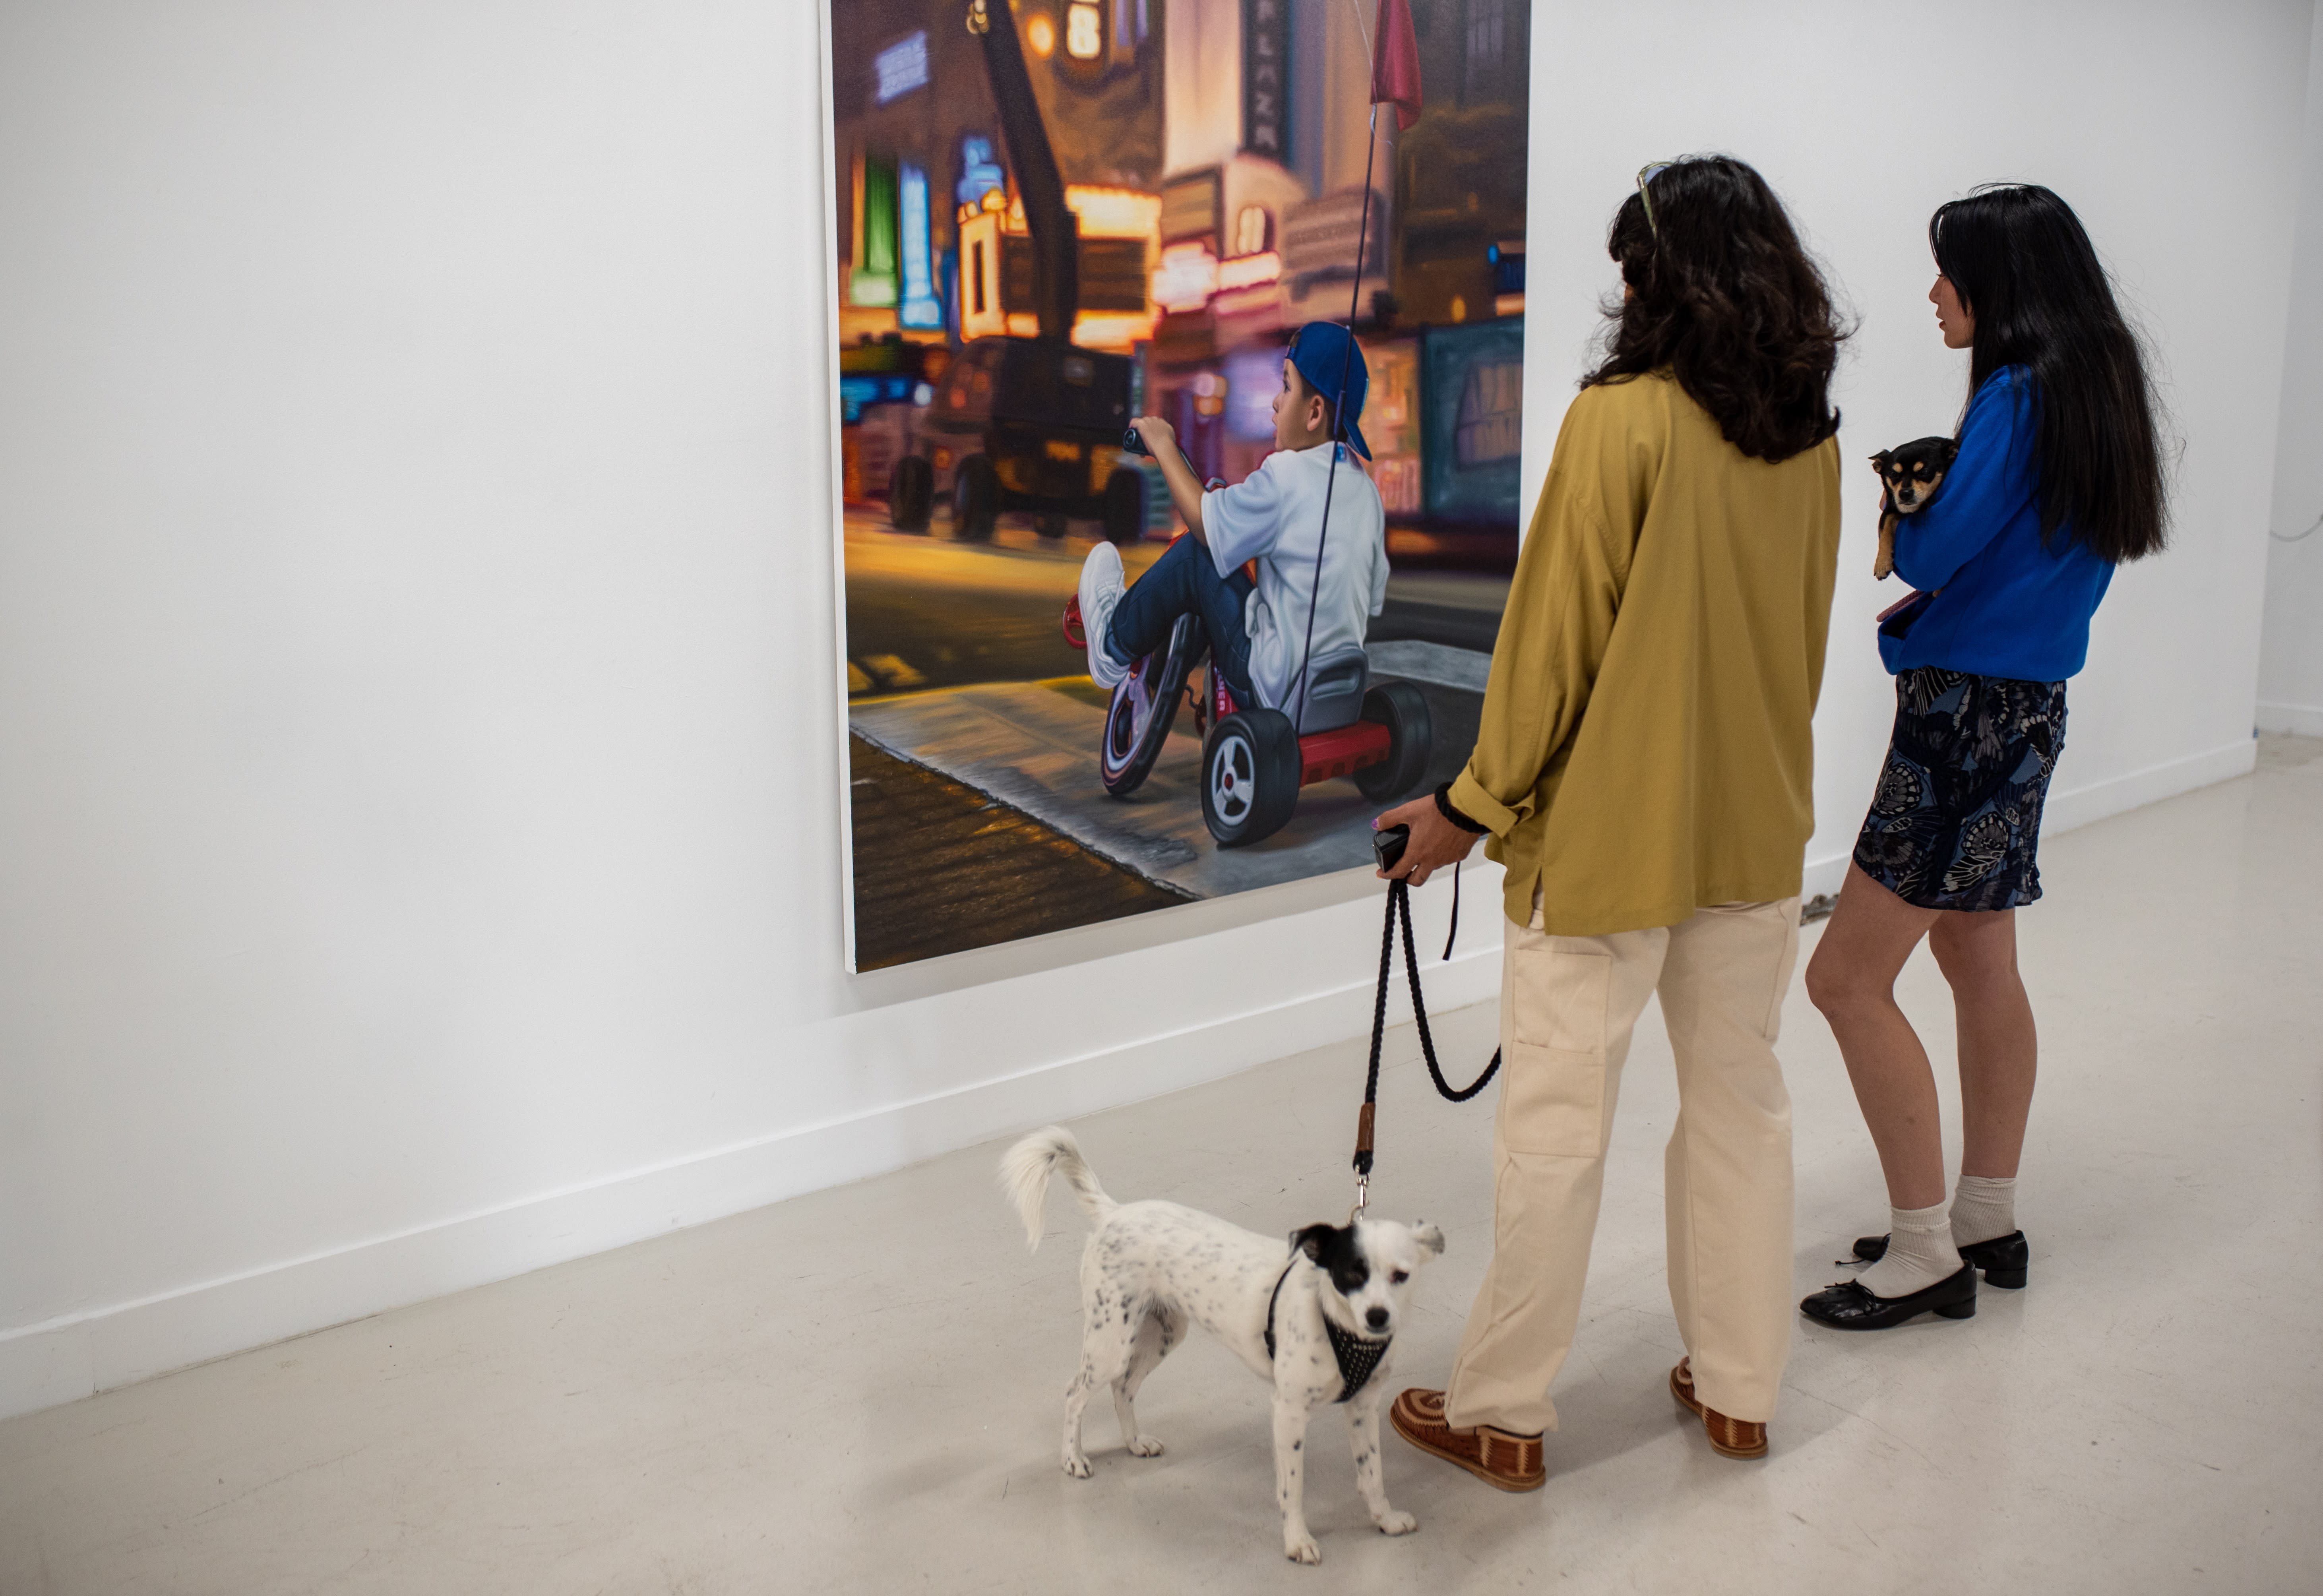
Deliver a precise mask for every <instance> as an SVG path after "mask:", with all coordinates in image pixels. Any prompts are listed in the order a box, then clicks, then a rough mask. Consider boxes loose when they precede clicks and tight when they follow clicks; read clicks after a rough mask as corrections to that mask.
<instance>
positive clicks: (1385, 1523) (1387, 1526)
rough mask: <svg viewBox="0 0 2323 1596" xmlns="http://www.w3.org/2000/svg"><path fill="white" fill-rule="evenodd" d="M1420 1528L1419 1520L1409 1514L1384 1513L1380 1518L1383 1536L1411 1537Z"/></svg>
mask: <svg viewBox="0 0 2323 1596" xmlns="http://www.w3.org/2000/svg"><path fill="white" fill-rule="evenodd" d="M1418 1528H1419V1519H1417V1518H1413V1517H1412V1516H1411V1515H1410V1514H1409V1513H1382V1514H1381V1515H1380V1517H1379V1529H1380V1533H1381V1534H1382V1535H1409V1534H1410V1533H1411V1532H1412V1531H1413V1530H1415V1529H1418Z"/></svg>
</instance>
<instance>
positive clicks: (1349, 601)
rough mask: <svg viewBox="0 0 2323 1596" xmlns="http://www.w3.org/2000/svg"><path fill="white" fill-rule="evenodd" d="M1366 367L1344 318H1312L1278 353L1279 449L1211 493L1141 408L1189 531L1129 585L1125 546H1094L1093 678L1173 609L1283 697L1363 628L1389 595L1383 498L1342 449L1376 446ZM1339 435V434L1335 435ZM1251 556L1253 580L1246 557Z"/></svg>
mask: <svg viewBox="0 0 2323 1596" xmlns="http://www.w3.org/2000/svg"><path fill="white" fill-rule="evenodd" d="M1370 380H1371V379H1370V372H1369V371H1368V369H1367V368H1366V367H1365V366H1364V364H1363V351H1362V350H1361V349H1360V348H1358V347H1355V346H1354V340H1353V339H1352V338H1351V337H1350V336H1349V335H1348V333H1347V330H1346V328H1345V327H1343V326H1339V325H1337V324H1336V323H1335V322H1323V321H1318V322H1308V324H1307V325H1306V326H1303V327H1301V328H1299V331H1298V333H1297V335H1295V336H1293V337H1292V339H1291V341H1290V349H1289V351H1288V352H1287V353H1285V354H1284V356H1283V361H1282V391H1281V393H1279V394H1277V395H1276V396H1275V399H1274V445H1275V452H1274V453H1273V454H1269V455H1268V456H1267V457H1266V458H1265V460H1264V461H1262V462H1261V463H1260V464H1259V468H1258V469H1257V470H1256V471H1254V472H1251V474H1250V475H1249V476H1248V477H1247V478H1245V479H1244V481H1243V482H1239V483H1237V484H1236V485H1235V486H1234V487H1231V488H1217V489H1213V490H1211V491H1208V492H1207V493H1206V492H1204V491H1202V486H1201V483H1200V482H1197V481H1196V480H1195V477H1194V472H1193V468H1192V467H1191V466H1190V465H1189V464H1188V463H1187V462H1186V457H1185V455H1184V454H1181V453H1180V451H1179V448H1178V440H1177V434H1176V432H1175V431H1174V430H1173V429H1172V428H1171V426H1170V424H1169V423H1168V422H1166V421H1164V420H1162V419H1161V417H1158V416H1140V417H1138V418H1137V421H1136V427H1137V431H1138V434H1139V436H1142V437H1143V439H1144V440H1145V444H1146V446H1147V447H1148V448H1150V449H1151V450H1152V452H1153V457H1154V460H1155V462H1156V463H1158V464H1159V465H1160V466H1161V474H1162V478H1163V480H1164V481H1166V482H1168V483H1169V485H1170V499H1171V503H1172V504H1174V505H1175V506H1176V507H1177V510H1178V514H1179V515H1180V517H1181V518H1183V519H1184V521H1185V523H1186V530H1187V532H1188V533H1189V536H1188V537H1181V538H1180V539H1178V541H1177V542H1175V543H1173V544H1171V546H1170V549H1169V552H1168V553H1166V554H1164V555H1162V556H1161V558H1160V559H1159V560H1157V561H1155V562H1154V563H1153V566H1152V569H1151V570H1149V571H1148V572H1146V573H1145V574H1144V575H1143V576H1142V577H1140V578H1139V579H1138V582H1137V584H1136V585H1135V586H1134V587H1126V586H1125V585H1124V583H1123V579H1122V570H1121V555H1120V554H1119V553H1118V552H1117V551H1116V550H1115V548H1114V546H1112V545H1111V544H1109V543H1100V544H1098V545H1097V547H1095V548H1093V549H1091V550H1090V551H1089V556H1088V561H1087V563H1085V564H1083V565H1082V567H1081V584H1080V610H1081V621H1082V625H1083V626H1084V627H1085V628H1087V630H1088V641H1089V647H1088V664H1089V676H1090V678H1091V679H1092V680H1093V681H1095V682H1096V683H1097V685H1098V686H1100V687H1103V688H1106V689H1107V690H1108V691H1110V690H1111V689H1112V688H1113V687H1114V686H1115V685H1116V683H1119V682H1120V681H1121V680H1122V678H1123V677H1125V675H1127V674H1128V673H1129V669H1130V667H1131V666H1132V665H1134V664H1136V662H1137V661H1138V660H1139V659H1141V658H1143V656H1145V655H1147V654H1149V653H1151V652H1152V651H1153V650H1154V649H1156V648H1159V647H1161V646H1162V644H1164V643H1165V642H1167V641H1168V640H1169V637H1170V628H1171V627H1172V626H1174V625H1176V624H1177V620H1178V618H1179V617H1180V616H1181V615H1198V616H1200V617H1201V618H1202V620H1203V623H1204V624H1205V625H1206V626H1207V628H1208V629H1209V635H1210V652H1211V656H1212V658H1213V659H1214V660H1215V661H1216V662H1217V667H1218V669H1219V670H1221V671H1223V672H1224V673H1225V674H1226V682H1227V683H1228V684H1229V685H1230V686H1232V687H1233V689H1234V691H1235V694H1236V695H1237V696H1238V697H1240V698H1242V699H1243V700H1244V701H1245V702H1250V701H1253V700H1254V701H1255V702H1258V703H1261V704H1263V705H1265V706H1266V707H1268V708H1269V709H1279V710H1283V711H1289V710H1290V707H1291V706H1290V702H1289V700H1290V696H1291V694H1292V693H1293V691H1294V689H1295V688H1296V685H1297V682H1298V677H1299V672H1300V669H1301V667H1302V666H1303V665H1304V664H1305V662H1306V661H1307V659H1308V658H1309V657H1310V653H1309V646H1308V636H1307V628H1308V606H1309V605H1310V604H1311V605H1312V606H1313V614H1314V639H1313V644H1312V652H1311V657H1313V658H1318V659H1319V658H1321V657H1323V656H1325V655H1327V654H1328V653H1329V652H1330V651H1331V650H1332V649H1334V648H1336V647H1344V646H1345V645H1348V644H1357V645H1360V644H1361V643H1362V642H1363V634H1364V632H1365V630H1366V629H1367V628H1368V625H1369V622H1370V619H1371V617H1373V616H1374V615H1377V614H1378V613H1379V612H1380V609H1381V607H1382V605H1383V604H1384V603H1385V602H1386V601H1387V512H1386V510H1385V509H1383V508H1382V505H1381V503H1380V496H1379V490H1378V489H1376V488H1374V487H1373V485H1372V480H1371V478H1370V477H1369V476H1367V475H1365V474H1364V472H1363V467H1362V466H1360V465H1358V464H1357V463H1355V462H1354V460H1353V459H1351V458H1349V457H1348V456H1347V454H1345V449H1353V450H1354V453H1355V454H1360V455H1362V456H1363V458H1364V459H1366V460H1368V459H1370V458H1371V449H1370V446H1369V445H1366V444H1365V443H1364V441H1363V432H1362V429H1361V428H1359V427H1357V426H1356V425H1355V422H1356V418H1357V417H1360V416H1361V415H1362V414H1363V396H1364V393H1365V391H1366V390H1367V389H1368V388H1369V386H1370ZM1343 413H1344V414H1343ZM1342 428H1344V430H1342ZM1335 435H1336V436H1339V437H1340V438H1342V439H1343V440H1344V446H1342V445H1334V444H1333V443H1332V441H1331V440H1332V438H1333V436H1335ZM1335 469H1336V472H1337V473H1338V474H1337V478H1336V482H1335V481H1334V480H1333V477H1332V474H1331V473H1332V472H1333V471H1334V470H1335ZM1326 489H1328V491H1329V494H1330V501H1331V522H1330V535H1329V537H1327V538H1325V537H1324V536H1323V501H1324V494H1325V491H1326ZM1318 543H1320V544H1321V546H1322V562H1321V566H1320V570H1319V573H1318V566H1317V563H1316V552H1317V546H1318ZM1253 560H1254V561H1256V562H1257V571H1258V576H1257V580H1256V581H1255V582H1253V580H1252V579H1251V577H1250V576H1249V575H1247V574H1246V573H1244V570H1243V566H1244V563H1245V562H1249V561H1253ZM1318 583H1319V590H1320V591H1319V592H1318Z"/></svg>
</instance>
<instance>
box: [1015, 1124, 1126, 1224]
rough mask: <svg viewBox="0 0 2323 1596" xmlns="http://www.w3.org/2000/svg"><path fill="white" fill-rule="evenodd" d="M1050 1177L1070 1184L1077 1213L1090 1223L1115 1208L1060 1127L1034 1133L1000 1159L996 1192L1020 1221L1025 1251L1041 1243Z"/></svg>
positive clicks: (1079, 1148)
mask: <svg viewBox="0 0 2323 1596" xmlns="http://www.w3.org/2000/svg"><path fill="white" fill-rule="evenodd" d="M1051 1175H1062V1176H1063V1177H1064V1178H1065V1179H1067V1180H1068V1181H1070V1182H1071V1184H1072V1188H1073V1196H1074V1197H1077V1198H1079V1201H1080V1205H1081V1212H1082V1213H1084V1214H1086V1215H1088V1216H1089V1219H1090V1221H1091V1222H1092V1223H1094V1222H1096V1221H1097V1220H1101V1219H1103V1218H1104V1217H1105V1216H1106V1215H1108V1214H1110V1213H1112V1212H1113V1211H1114V1209H1115V1208H1116V1206H1119V1205H1117V1204H1116V1203H1115V1202H1114V1200H1113V1199H1112V1198H1111V1197H1107V1196H1106V1194H1105V1188H1104V1187H1102V1186H1099V1185H1098V1184H1097V1177H1096V1176H1095V1175H1093V1174H1091V1173H1090V1172H1089V1167H1088V1160H1087V1159H1085V1158H1083V1157H1081V1144H1080V1143H1079V1142H1076V1141H1074V1140H1073V1133H1071V1132H1070V1131H1068V1130H1066V1129H1065V1128H1064V1127H1063V1126H1062V1125H1050V1126H1047V1127H1045V1128H1044V1129H1042V1130H1038V1131H1035V1132H1033V1133H1032V1134H1031V1135H1029V1136H1027V1137H1025V1138H1024V1140H1023V1141H1022V1142H1018V1143H1016V1145H1015V1146H1014V1147H1012V1148H1010V1149H1009V1150H1008V1151H1006V1152H1005V1153H1003V1154H1002V1155H1001V1158H1000V1189H1001V1190H1003V1191H1005V1192H1006V1193H1007V1194H1008V1200H1009V1201H1010V1202H1012V1203H1014V1204H1015V1205H1016V1212H1017V1214H1018V1215H1019V1216H1021V1217H1022V1218H1023V1219H1024V1242H1025V1246H1026V1248H1027V1250H1028V1251H1029V1250H1031V1249H1033V1248H1036V1247H1038V1246H1039V1245H1040V1244H1041V1229H1042V1205H1043V1204H1044V1203H1045V1202H1046V1201H1047V1199H1048V1196H1049V1178H1050V1177H1051Z"/></svg>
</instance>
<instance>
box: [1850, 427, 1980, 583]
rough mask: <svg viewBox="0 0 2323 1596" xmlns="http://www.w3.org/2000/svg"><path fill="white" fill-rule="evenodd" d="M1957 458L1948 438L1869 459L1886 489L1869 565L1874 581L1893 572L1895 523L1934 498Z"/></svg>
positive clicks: (1924, 441)
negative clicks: (1875, 553) (1875, 550)
mask: <svg viewBox="0 0 2323 1596" xmlns="http://www.w3.org/2000/svg"><path fill="white" fill-rule="evenodd" d="M1958 454H1960V445H1958V444H1956V443H1954V442H1952V440H1951V439H1950V438H1914V439H1913V440H1912V441H1911V442H1910V443H1908V444H1898V445H1896V447H1894V448H1892V449H1882V450H1880V451H1879V453H1878V454H1874V455H1873V456H1872V457H1871V469H1872V470H1874V471H1876V472H1878V473H1879V480H1880V481H1881V482H1884V483H1886V484H1887V497H1886V498H1884V499H1882V500H1880V502H1879V555H1878V558H1877V559H1875V560H1873V561H1872V562H1871V574H1872V576H1873V577H1874V578H1875V579H1878V580H1882V581H1884V580H1885V579H1886V578H1887V573H1889V572H1891V571H1893V570H1895V569H1896V522H1898V521H1900V520H1902V519H1903V518H1905V516H1908V515H1910V514H1911V513H1912V512H1913V511H1914V510H1915V509H1920V508H1921V507H1922V506H1923V505H1924V504H1926V503H1927V502H1928V500H1931V499H1933V498H1934V497H1935V496H1936V490H1937V489H1939V488H1941V487H1942V486H1943V485H1944V473H1945V472H1949V471H1950V470H1951V468H1952V460H1953V458H1954V457H1955V456H1957V455H1958Z"/></svg>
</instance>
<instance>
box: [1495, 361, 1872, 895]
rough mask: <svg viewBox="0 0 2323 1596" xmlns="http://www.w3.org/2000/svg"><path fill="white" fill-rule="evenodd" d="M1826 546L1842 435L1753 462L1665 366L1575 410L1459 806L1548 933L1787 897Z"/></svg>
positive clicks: (1798, 857)
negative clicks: (1538, 910)
mask: <svg viewBox="0 0 2323 1596" xmlns="http://www.w3.org/2000/svg"><path fill="white" fill-rule="evenodd" d="M1838 560H1839V445H1838V442H1837V440H1836V439H1830V438H1827V439H1825V440H1824V441H1823V443H1821V444H1819V445H1816V446H1815V447H1813V448H1811V449H1809V450H1807V451H1806V452H1805V453H1804V454H1795V455H1793V456H1792V457H1791V458H1790V459H1788V460H1786V461H1784V462H1783V463H1781V464H1779V465H1770V464H1768V463H1767V462H1765V461H1763V460H1755V459H1752V458H1750V457H1749V456H1747V455H1745V454H1743V453H1742V452H1741V451H1740V449H1738V448H1736V447H1735V446H1734V445H1731V444H1730V443H1728V442H1727V441H1726V440H1725V439H1724V438H1723V437H1722V436H1720V435H1719V430H1718V423H1717V422H1715V421H1714V420H1712V418H1711V417H1710V415H1709V414H1708V412H1706V411H1704V410H1703V408H1702V407H1701V406H1699V405H1697V404H1695V403H1694V400H1693V399H1689V398H1688V397H1686V394H1685V390H1684V389H1682V388H1680V387H1679V386H1678V384H1677V383H1676V381H1674V380H1673V379H1671V378H1670V377H1668V376H1666V375H1665V374H1663V373H1659V372H1657V373H1655V374H1653V375H1651V376H1646V377H1639V378H1633V379H1630V380H1629V381H1620V382H1611V383H1606V384H1603V385H1601V386H1599V387H1595V388H1587V389H1584V390H1582V392H1581V394H1580V397H1578V398H1577V399H1575V400H1574V401H1573V406H1572V408H1570V409H1569V410H1567V411H1566V412H1565V425H1564V427H1563V428H1562V429H1561V430H1560V431H1559V433H1558V435H1557V439H1556V454H1555V455H1554V456H1553V457H1552V458H1551V459H1550V461H1549V466H1548V480H1547V482H1545V483H1544V484H1543V485H1542V487H1541V493H1540V503H1539V505H1538V507H1537V508H1536V509H1534V511H1533V519H1532V529H1531V531H1530V533H1529V535H1528V536H1527V537H1526V539H1525V545H1524V550H1523V553H1522V554H1521V555H1520V557H1519V558H1518V561H1517V573H1516V580H1515V582H1514V584H1513V586H1512V587H1511V588H1510V593H1509V602H1508V609H1507V610H1506V612H1505V613H1504V614H1503V616H1502V618H1501V632H1500V640H1499V642H1498V644H1497V645H1496V646H1495V647H1494V648H1493V650H1492V675H1491V677H1490V679H1489V681H1488V682H1487V683H1486V686H1485V690H1484V707H1483V724H1482V727H1481V729H1480V730H1479V731H1478V733H1477V737H1476V750H1475V752H1474V754H1473V755H1471V756H1470V757H1469V760H1468V765H1467V768H1466V769H1465V770H1464V771H1462V772H1461V774H1460V777H1459V779H1458V780H1457V781H1455V783H1454V784H1453V785H1452V792H1451V799H1452V803H1454V805H1455V807H1457V808H1458V809H1459V810H1460V811H1461V812H1463V813H1464V814H1466V815H1468V816H1470V817H1471V818H1472V819H1474V820H1475V821H1477V822H1479V823H1480V824H1482V825H1484V826H1486V827H1488V828H1490V830H1492V840H1491V841H1490V842H1488V843H1487V844H1486V845H1485V851H1486V853H1487V854H1488V855H1489V856H1490V857H1492V858H1496V859H1499V860H1500V861H1501V863H1502V864H1504V865H1505V866H1506V867H1508V890H1507V895H1506V899H1505V907H1506V910H1507V913H1508V915H1509V918H1510V919H1511V920H1513V921H1516V922H1518V923H1519V924H1527V923H1529V922H1530V921H1531V919H1532V900H1533V891H1534V888H1535V887H1536V886H1538V888H1539V889H1540V893H1541V897H1542V905H1541V907H1542V916H1543V924H1544V927H1545V929H1546V930H1547V931H1549V932H1551V933H1552V934H1556V935H1563V936H1602V935H1607V934H1610V933H1611V932H1614V931H1638V930H1642V929H1644V928H1646V927H1648V926H1657V925H1675V924H1676V923H1678V922H1680V921H1683V920H1685V919H1687V918H1688V917H1690V916H1691V915H1692V914H1693V913H1694V911H1695V910H1696V909H1697V908H1699V907H1701V906H1703V905H1705V904H1710V903H1762V902H1767V901H1770V900H1775V899H1780V898H1787V897H1791V896H1794V895H1795V894H1797V893H1798V891H1799V878H1800V872H1801V868H1802V861H1803V858H1804V854H1805V851H1806V842H1807V838H1808V835H1809V834H1810V833H1811V832H1812V831H1813V830H1814V797H1813V778H1814V731H1813V718H1814V707H1815V698H1816V695H1817V694H1818V693H1821V692H1822V690H1823V643H1824V639H1825V637H1826V636H1827V635H1828V633H1829V631H1830V627H1831V595H1832V581H1833V577H1834V574H1835V573H1836V571H1837V567H1838Z"/></svg>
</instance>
